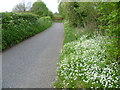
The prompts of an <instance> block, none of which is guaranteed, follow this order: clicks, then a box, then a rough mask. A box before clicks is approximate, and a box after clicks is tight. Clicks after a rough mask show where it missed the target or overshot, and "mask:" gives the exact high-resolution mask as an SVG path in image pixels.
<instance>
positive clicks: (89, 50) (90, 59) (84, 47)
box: [54, 35, 120, 88]
mask: <svg viewBox="0 0 120 90" xmlns="http://www.w3.org/2000/svg"><path fill="white" fill-rule="evenodd" d="M112 43H113V42H112V40H111V39H109V38H105V37H103V36H93V37H88V36H87V35H83V36H82V37H81V38H80V39H79V40H76V41H72V42H70V43H66V44H65V45H64V47H63V49H62V51H61V57H60V59H61V60H60V62H59V67H58V68H57V78H56V79H57V80H56V82H55V83H54V86H55V87H57V88H120V82H119V78H120V77H119V75H120V73H119V65H118V63H117V61H116V59H115V56H116V52H114V51H116V48H115V47H114V45H113V44H112ZM113 48H114V50H113ZM110 51H112V54H111V53H110Z"/></svg>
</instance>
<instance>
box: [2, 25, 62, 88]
mask: <svg viewBox="0 0 120 90" xmlns="http://www.w3.org/2000/svg"><path fill="white" fill-rule="evenodd" d="M63 32H64V25H63V23H53V25H52V27H50V28H49V29H47V30H45V31H43V32H41V33H39V34H37V35H35V36H33V37H31V38H29V39H27V40H25V41H23V42H21V43H19V44H17V45H15V46H13V47H12V48H10V49H8V50H6V51H4V52H3V53H2V80H3V82H2V88H50V87H51V84H52V82H53V81H54V80H55V77H56V73H55V71H56V67H57V63H58V61H59V55H60V50H61V48H62V42H63Z"/></svg>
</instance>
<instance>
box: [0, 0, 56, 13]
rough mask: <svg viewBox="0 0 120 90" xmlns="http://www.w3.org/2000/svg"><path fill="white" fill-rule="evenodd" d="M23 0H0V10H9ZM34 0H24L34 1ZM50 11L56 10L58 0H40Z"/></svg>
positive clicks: (27, 0) (26, 0)
mask: <svg viewBox="0 0 120 90" xmlns="http://www.w3.org/2000/svg"><path fill="white" fill-rule="evenodd" d="M23 1H24V0H1V1H0V12H6V11H7V12H10V11H12V9H13V8H14V7H15V5H16V4H18V3H20V2H23ZM35 1H36V0H25V2H31V3H33V2H35ZM42 1H43V2H44V3H45V4H46V6H47V7H48V8H49V10H50V11H52V12H53V13H55V12H58V9H57V8H58V0H42Z"/></svg>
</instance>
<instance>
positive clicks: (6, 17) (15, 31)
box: [2, 13, 52, 50]
mask: <svg viewBox="0 0 120 90" xmlns="http://www.w3.org/2000/svg"><path fill="white" fill-rule="evenodd" d="M48 18H49V19H48ZM51 22H52V21H51V19H50V17H47V18H46V17H44V18H43V17H42V18H40V17H39V16H37V15H34V14H31V13H29V14H15V13H2V50H4V49H6V48H8V47H11V46H13V45H15V44H17V43H19V42H21V41H23V40H24V39H27V38H29V37H31V36H33V35H35V34H37V33H39V32H41V31H43V30H45V29H47V28H48V27H50V26H51V24H52V23H51Z"/></svg>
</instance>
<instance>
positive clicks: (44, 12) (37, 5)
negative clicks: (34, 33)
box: [30, 1, 52, 18]
mask: <svg viewBox="0 0 120 90" xmlns="http://www.w3.org/2000/svg"><path fill="white" fill-rule="evenodd" d="M30 11H31V12H32V13H34V14H37V15H39V16H41V17H43V16H50V17H51V18H52V12H51V11H49V9H48V8H47V7H46V5H45V4H44V2H42V1H40V2H34V4H33V6H32V8H31V10H30Z"/></svg>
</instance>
